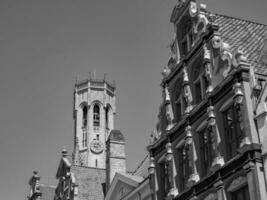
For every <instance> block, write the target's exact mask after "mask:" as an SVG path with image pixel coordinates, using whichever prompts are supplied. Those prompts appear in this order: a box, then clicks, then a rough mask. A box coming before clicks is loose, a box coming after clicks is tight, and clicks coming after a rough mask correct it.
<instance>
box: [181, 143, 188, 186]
mask: <svg viewBox="0 0 267 200" xmlns="http://www.w3.org/2000/svg"><path fill="white" fill-rule="evenodd" d="M188 151H189V149H188V146H186V145H183V147H182V148H179V149H178V159H179V161H178V162H179V171H178V173H179V174H178V176H179V191H183V190H184V189H185V188H186V183H187V180H188V178H189V174H190V171H189V170H190V168H189V159H188V158H189V157H188V156H189V154H188Z"/></svg>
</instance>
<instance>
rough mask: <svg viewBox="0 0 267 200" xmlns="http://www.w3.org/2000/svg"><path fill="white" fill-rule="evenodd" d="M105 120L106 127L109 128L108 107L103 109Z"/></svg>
mask: <svg viewBox="0 0 267 200" xmlns="http://www.w3.org/2000/svg"><path fill="white" fill-rule="evenodd" d="M105 121H106V129H109V108H108V107H107V108H106V109H105Z"/></svg>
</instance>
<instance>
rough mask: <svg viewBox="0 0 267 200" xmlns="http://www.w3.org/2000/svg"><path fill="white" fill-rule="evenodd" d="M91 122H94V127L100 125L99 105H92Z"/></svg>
mask: <svg viewBox="0 0 267 200" xmlns="http://www.w3.org/2000/svg"><path fill="white" fill-rule="evenodd" d="M93 112H94V113H93V114H94V117H93V123H94V127H99V126H100V108H99V105H97V104H96V105H94V109H93Z"/></svg>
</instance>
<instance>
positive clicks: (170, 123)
mask: <svg viewBox="0 0 267 200" xmlns="http://www.w3.org/2000/svg"><path fill="white" fill-rule="evenodd" d="M165 107H166V115H167V116H166V117H167V127H166V130H170V129H171V128H172V127H173V126H174V124H173V120H174V115H173V110H172V105H171V98H170V94H169V90H168V87H167V86H165Z"/></svg>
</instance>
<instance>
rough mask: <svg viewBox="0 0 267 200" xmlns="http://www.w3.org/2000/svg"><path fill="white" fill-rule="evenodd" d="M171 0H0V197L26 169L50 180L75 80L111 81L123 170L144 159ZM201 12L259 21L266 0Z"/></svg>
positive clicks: (21, 185)
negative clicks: (123, 151) (122, 148)
mask: <svg viewBox="0 0 267 200" xmlns="http://www.w3.org/2000/svg"><path fill="white" fill-rule="evenodd" d="M175 2H176V0H106V1H104V0H77V1H73V0H72V1H71V0H64V1H63V0H43V1H41V0H38V1H37V0H32V1H29V0H24V1H21V0H16V1H15V0H1V1H0V102H1V103H0V196H1V199H5V200H16V199H26V195H27V192H28V185H27V182H28V180H29V178H30V176H31V175H32V171H33V170H39V171H40V174H41V176H42V179H43V180H47V178H54V177H55V173H56V170H57V166H58V162H59V159H60V151H61V148H62V146H66V147H67V149H68V150H69V152H71V151H72V145H73V119H72V99H73V98H72V93H73V86H74V80H75V77H76V75H79V76H80V77H83V78H86V77H87V76H88V72H89V71H93V70H94V69H96V75H97V77H98V78H102V77H103V76H104V73H107V79H109V80H110V81H112V80H116V85H117V115H116V122H115V127H116V128H117V129H120V130H121V131H122V132H123V133H124V134H125V137H126V139H127V147H126V153H127V164H128V169H133V168H134V167H135V166H137V165H138V163H139V161H140V160H141V159H142V158H143V157H144V155H145V153H146V149H145V147H146V145H147V144H148V139H149V134H150V132H151V130H152V129H153V128H154V127H155V124H156V120H157V117H156V116H157V112H158V106H159V104H160V102H161V89H160V86H159V85H160V81H161V70H162V68H163V66H164V65H166V63H167V59H168V56H169V50H168V49H167V46H168V44H169V42H170V41H171V39H172V37H173V32H172V31H173V27H172V25H171V24H170V23H169V18H170V14H171V11H172V8H173V6H174V4H175ZM201 2H202V3H206V4H207V8H208V9H209V10H211V11H214V12H217V13H220V14H225V15H230V16H235V17H240V18H244V19H249V20H252V21H257V22H260V23H264V24H267V17H266V9H267V1H266V0H254V1H250V0H224V1H222V0H202V1H201Z"/></svg>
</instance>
